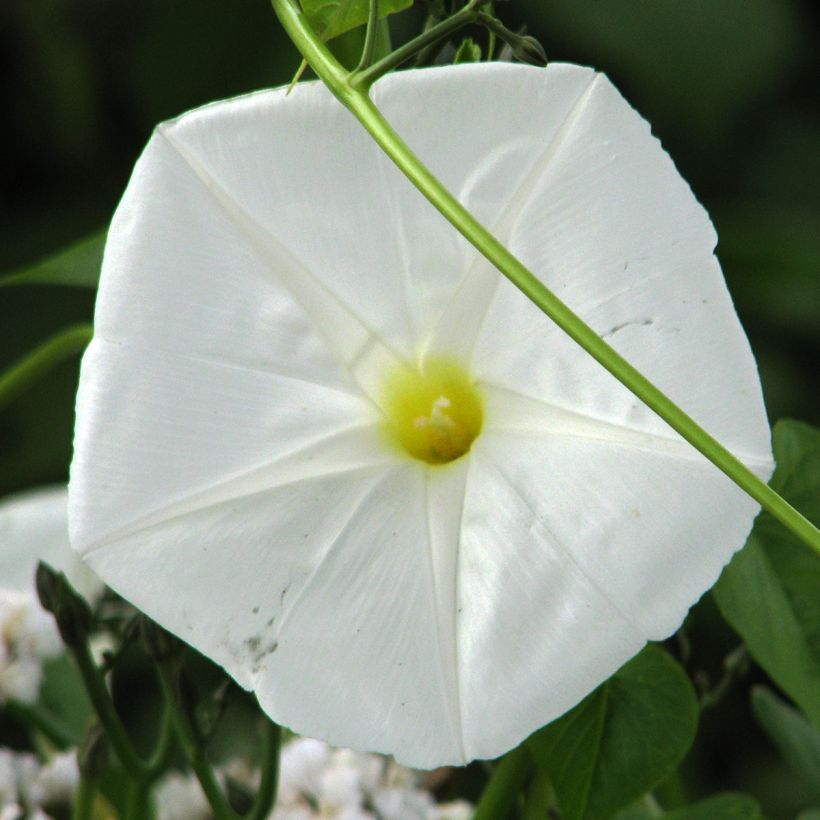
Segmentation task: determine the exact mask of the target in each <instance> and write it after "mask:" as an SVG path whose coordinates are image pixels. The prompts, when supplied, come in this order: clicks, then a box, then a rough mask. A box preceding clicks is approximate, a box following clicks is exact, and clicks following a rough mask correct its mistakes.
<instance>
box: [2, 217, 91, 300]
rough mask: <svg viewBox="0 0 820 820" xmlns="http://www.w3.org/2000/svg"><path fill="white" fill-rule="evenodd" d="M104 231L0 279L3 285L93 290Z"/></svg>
mask: <svg viewBox="0 0 820 820" xmlns="http://www.w3.org/2000/svg"><path fill="white" fill-rule="evenodd" d="M106 233H107V231H100V232H99V233H96V234H94V235H93V236H90V237H88V238H86V239H83V240H81V241H80V242H77V243H75V244H73V245H70V246H69V247H68V248H66V249H64V250H62V251H59V252H58V253H56V254H54V255H53V256H49V257H48V258H46V259H43V260H42V261H40V262H37V263H36V264H34V265H31V266H30V267H26V268H22V269H20V270H17V271H14V272H13V273H8V274H6V275H4V276H0V287H5V286H6V285H70V286H73V287H79V288H96V287H97V282H98V281H99V279H100V267H101V266H102V256H103V248H104V247H105V237H106Z"/></svg>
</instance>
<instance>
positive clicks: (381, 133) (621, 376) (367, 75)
mask: <svg viewBox="0 0 820 820" xmlns="http://www.w3.org/2000/svg"><path fill="white" fill-rule="evenodd" d="M272 2H273V8H274V10H275V12H276V14H277V16H278V17H279V20H280V22H281V23H282V25H283V26H284V28H285V30H286V31H287V33H288V35H289V36H290V38H291V39H292V40H293V42H294V43H295V44H296V47H297V48H298V49H299V50H300V51H301V52H302V55H303V56H304V57H305V59H306V60H307V61H308V63H310V65H311V67H312V68H313V70H314V71H315V72H316V75H317V76H318V77H320V78H321V79H322V80H323V81H324V82H325V84H326V85H327V86H328V88H330V90H331V91H332V92H333V94H335V96H336V97H337V98H338V99H339V100H340V101H341V102H342V104H343V105H345V106H346V107H347V108H348V109H349V110H350V111H351V112H352V113H353V114H354V115H355V116H356V118H357V119H358V120H359V121H360V122H361V124H362V125H363V126H364V127H365V128H366V129H367V131H368V132H369V133H370V135H371V136H372V137H373V139H374V140H375V141H376V142H377V143H378V144H379V145H380V146H381V148H382V150H384V152H385V153H386V154H387V155H388V156H389V157H390V158H391V159H392V160H393V162H394V163H395V164H396V165H397V166H398V168H399V169H400V170H401V171H402V173H404V175H405V176H406V177H407V178H408V179H409V180H410V181H411V182H412V183H413V185H415V186H416V188H418V190H419V191H420V192H421V193H422V194H423V195H424V196H425V197H426V198H427V200H428V201H429V202H430V203H431V204H432V205H433V206H434V207H435V208H436V209H437V210H438V211H439V212H440V213H441V214H442V215H443V216H444V217H445V218H446V219H447V221H448V222H450V224H451V225H453V227H454V228H455V229H456V230H457V231H458V232H459V233H460V234H461V235H462V236H464V237H465V238H466V239H467V240H468V241H469V242H470V243H471V244H472V245H473V246H474V247H475V248H476V249H477V250H478V251H479V252H480V253H481V254H482V255H483V256H484V257H485V258H486V259H487V260H488V261H489V262H491V263H492V264H493V265H494V266H495V267H496V268H497V269H498V270H499V271H500V272H501V273H503V274H504V276H506V277H507V278H508V279H509V280H510V281H511V282H512V283H513V284H514V285H515V286H516V287H517V288H518V289H519V290H520V291H521V292H522V293H523V294H524V295H525V296H526V297H527V298H528V299H529V300H530V301H531V302H533V303H534V304H535V305H536V306H537V307H539V308H540V309H541V310H542V311H543V312H544V313H545V314H546V315H547V316H548V317H549V318H550V319H552V320H553V321H554V322H555V323H556V324H557V325H558V326H559V327H560V328H561V329H562V330H563V331H564V332H565V333H567V334H568V335H569V336H570V337H571V338H572V339H573V340H574V341H576V342H577V343H578V344H579V345H580V346H581V347H582V348H583V349H584V350H586V351H587V353H589V354H590V355H591V356H592V357H593V358H594V359H595V360H596V361H598V362H599V363H600V364H601V365H603V367H605V368H606V369H607V370H608V371H609V372H610V373H611V374H612V375H613V376H615V378H617V379H618V380H619V381H620V382H621V383H622V384H624V385H625V386H626V387H627V388H628V389H629V390H630V391H631V392H632V393H634V394H635V395H636V396H637V397H638V398H640V399H641V400H642V401H643V402H644V403H645V404H646V405H647V406H648V407H649V408H651V409H652V410H654V411H655V413H657V414H658V415H659V416H660V417H661V418H662V419H663V420H664V421H666V422H667V424H669V426H670V427H672V429H673V430H675V431H677V432H678V433H679V434H680V435H681V436H682V437H683V438H684V439H685V440H686V441H688V442H689V443H690V444H691V445H692V446H693V447H695V448H696V449H697V450H699V451H700V452H701V453H702V454H703V455H704V456H706V458H708V459H709V460H710V461H711V462H712V463H713V464H714V465H715V466H716V467H718V468H719V469H720V470H722V471H723V472H724V473H725V474H726V475H727V476H728V477H729V478H730V479H732V481H734V482H735V483H736V484H737V485H738V486H739V487H740V488H741V489H743V490H744V491H745V492H746V493H748V494H749V495H750V496H751V497H752V498H754V499H755V500H756V501H757V502H758V503H759V504H760V505H761V506H762V507H763V508H764V509H766V510H768V511H769V512H770V513H771V514H772V515H773V516H774V517H775V518H777V519H778V520H779V521H780V522H781V523H782V524H784V525H785V526H786V527H787V528H788V529H790V530H791V531H792V532H793V533H794V534H795V535H796V536H797V537H798V538H800V539H801V540H802V541H804V542H805V543H806V544H808V545H809V546H810V547H812V548H813V549H815V550H816V551H817V552H818V553H820V530H818V529H817V528H816V527H815V526H813V525H812V524H811V523H810V522H809V521H808V520H807V519H806V518H805V517H804V516H803V515H801V514H800V513H799V512H798V511H797V510H795V509H794V508H793V507H792V506H791V505H790V504H788V502H786V501H785V500H784V499H783V498H782V497H781V496H779V495H778V494H777V493H776V492H775V491H774V490H772V489H771V487H769V486H767V485H766V484H765V482H763V481H761V480H760V479H759V478H758V477H757V476H756V475H755V474H754V473H753V472H752V471H751V470H750V469H749V468H748V467H746V465H744V464H743V463H741V462H740V461H739V460H738V459H737V458H735V456H733V455H732V454H731V453H730V452H729V451H728V450H727V449H726V448H725V447H723V446H722V445H721V444H720V443H719V442H718V441H716V440H715V439H714V438H713V437H712V436H710V435H709V434H708V433H707V432H706V431H705V430H704V429H703V428H702V427H700V426H699V425H698V424H697V423H696V422H695V421H694V420H693V419H692V418H690V417H689V416H688V415H687V414H686V413H684V411H683V410H681V408H680V407H678V406H677V405H676V404H675V403H674V402H672V401H671V400H670V399H669V398H668V397H667V396H666V395H665V394H664V393H662V392H661V391H660V390H659V389H658V388H657V387H655V386H654V385H653V384H652V383H651V382H650V381H649V380H648V379H646V377H644V376H643V375H642V374H641V373H639V372H638V371H637V370H636V369H635V368H634V367H633V366H632V365H631V364H629V362H627V361H626V359H624V358H623V357H622V356H621V355H620V354H618V353H617V352H616V351H615V350H614V349H613V348H612V347H610V346H609V345H608V344H607V343H606V342H605V341H604V340H603V339H602V338H601V337H600V336H598V334H597V333H596V332H595V331H594V330H593V329H592V328H591V327H589V326H588V325H587V324H586V323H585V322H584V321H583V320H582V319H581V318H580V317H578V316H577V315H576V314H575V313H573V312H572V311H571V310H570V309H569V307H567V306H566V305H565V304H564V303H563V302H562V301H561V300H560V299H558V297H557V296H555V294H553V293H552V292H551V291H550V290H549V289H548V288H547V287H546V286H545V285H544V283H543V282H541V280H539V279H538V277H537V276H535V274H533V273H532V272H531V271H529V270H528V269H527V268H526V267H525V266H524V265H523V263H522V262H520V261H519V260H518V259H517V258H516V257H515V256H513V255H512V254H511V253H510V252H509V251H508V250H507V249H506V248H505V247H504V246H503V245H502V244H501V243H500V242H499V241H498V240H497V239H496V238H495V237H494V236H493V235H492V234H491V233H490V232H489V231H488V230H487V229H486V228H485V227H484V226H483V225H482V224H481V223H480V222H479V221H478V220H477V219H476V218H475V217H474V216H473V215H472V214H470V213H469V211H467V210H466V209H465V208H464V207H463V206H462V205H461V204H460V203H459V202H458V201H457V200H456V199H455V197H454V196H453V195H452V194H451V193H449V191H447V189H446V188H445V187H444V186H443V185H442V184H441V183H440V182H439V181H438V180H437V179H436V178H435V177H434V176H433V174H432V173H430V171H429V170H428V169H427V167H426V166H425V165H423V164H422V162H421V161H420V160H419V159H418V157H416V156H415V154H413V152H412V151H411V150H410V148H409V147H408V146H407V145H406V144H405V143H404V141H403V140H402V139H401V137H399V135H398V134H397V133H396V132H395V131H394V130H393V129H392V128H391V126H390V124H389V123H388V122H387V121H386V120H385V119H384V117H383V116H382V114H381V112H380V111H379V110H378V108H376V106H375V105H374V104H373V102H372V101H371V99H370V98H369V96H368V95H367V92H366V89H367V88H368V86H369V84H370V82H372V80H374V79H376V77H378V76H381V74H383V73H384V71H385V70H389V67H394V66H395V65H396V64H398V63H397V62H396V61H395V57H396V55H397V54H399V52H400V51H401V49H398V50H397V51H395V52H393V54H392V55H390V56H389V57H387V58H385V59H386V61H391V60H392V63H391V64H390V66H389V67H388V68H383V67H382V63H385V61H381V62H380V63H376V65H374V66H372V67H371V68H370V69H368V70H367V71H364V72H361V73H358V74H355V73H354V74H352V75H348V74H347V72H346V71H345V70H344V68H343V67H342V66H341V65H340V64H339V63H338V61H337V60H335V59H334V58H333V56H332V55H331V54H330V52H329V51H328V50H327V48H326V47H325V46H324V45H323V44H322V43H321V41H320V40H319V39H318V38H317V36H316V34H315V32H314V31H313V30H312V29H311V28H310V24H309V23H308V21H307V19H306V18H305V16H304V14H303V13H302V11H301V10H300V9H299V8H298V7H297V6H296V5H295V3H294V2H293V0H272ZM468 9H469V10H470V14H473V13H474V12H473V9H474V6H471V5H468V6H466V7H465V8H464V9H462V11H461V12H459V13H458V14H456V15H454V16H453V17H452V18H450V20H455V19H456V18H458V17H459V15H460V14H463V13H464V12H465V11H467V10H468ZM447 22H448V21H445V22H444V23H442V24H441V25H445V24H446V23H447ZM431 31H435V29H432V30H431ZM422 36H424V35H422ZM398 62H401V60H399V61H398ZM374 70H375V71H374Z"/></svg>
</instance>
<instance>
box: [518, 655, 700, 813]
mask: <svg viewBox="0 0 820 820" xmlns="http://www.w3.org/2000/svg"><path fill="white" fill-rule="evenodd" d="M697 721H698V706H697V700H696V698H695V693H694V690H693V689H692V685H691V684H690V682H689V679H688V678H687V677H686V674H685V673H684V671H683V670H682V669H681V668H680V666H679V665H678V664H677V663H676V662H675V661H674V660H673V659H672V658H671V657H670V656H669V655H668V654H667V653H666V652H664V651H663V650H661V649H659V648H658V647H655V646H648V647H646V648H645V649H644V650H643V651H642V652H641V653H640V654H638V655H637V656H636V657H634V658H633V659H632V660H631V661H629V663H627V664H626V665H625V666H623V667H621V669H619V670H618V672H616V673H615V674H614V675H613V676H612V677H611V678H610V679H609V680H608V681H607V682H606V683H604V684H603V685H601V686H600V687H598V689H596V690H595V691H594V692H593V693H592V694H591V695H589V696H588V697H587V698H585V699H584V700H583V701H582V702H581V703H580V704H578V706H576V707H575V708H574V709H573V710H572V711H571V712H568V713H567V714H566V715H564V716H563V717H561V718H559V719H558V720H556V721H554V722H553V723H551V724H549V726H546V727H545V728H544V729H541V730H540V731H539V732H537V733H536V734H534V735H533V736H532V737H531V738H530V739H529V741H528V742H529V744H530V749H531V751H532V752H533V755H534V756H535V758H536V760H537V762H538V765H539V766H541V767H542V768H543V769H544V771H545V772H546V773H547V775H548V776H549V777H550V779H551V780H552V783H553V786H554V787H555V791H556V794H557V795H558V803H559V806H560V808H561V811H562V816H563V817H564V818H565V820H597V819H598V818H607V817H610V816H611V815H612V814H613V813H614V812H616V811H618V810H619V809H621V808H623V807H624V806H626V805H628V804H629V803H630V802H632V801H633V800H635V799H636V798H637V797H639V796H640V795H642V794H644V793H645V792H647V791H649V790H650V789H651V788H652V787H653V786H655V785H656V784H657V783H659V782H661V781H662V780H663V779H664V778H665V777H667V776H668V775H669V774H670V773H671V772H672V771H674V769H675V768H676V767H677V765H678V763H679V762H680V760H681V759H682V758H683V756H684V755H685V754H686V752H687V750H688V749H689V747H690V746H691V745H692V741H693V740H694V737H695V731H696V730H697Z"/></svg>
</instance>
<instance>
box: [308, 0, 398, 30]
mask: <svg viewBox="0 0 820 820" xmlns="http://www.w3.org/2000/svg"><path fill="white" fill-rule="evenodd" d="M412 4H413V0H379V18H380V19H381V18H383V17H387V15H388V14H395V13H396V12H397V11H403V10H404V9H406V8H409V7H410V6H411V5H412ZM369 9H370V3H369V2H368V0H303V2H302V10H303V11H304V12H305V15H306V16H307V18H308V20H309V21H310V24H311V26H313V28H314V29H315V31H316V33H317V34H318V35H319V36H320V37H321V38H322V39H323V40H332V39H333V38H334V37H338V36H339V35H340V34H343V33H344V32H346V31H350V29H353V28H356V27H357V26H361V25H364V24H365V23H366V22H367V16H368V11H369Z"/></svg>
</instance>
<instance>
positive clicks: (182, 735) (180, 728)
mask: <svg viewBox="0 0 820 820" xmlns="http://www.w3.org/2000/svg"><path fill="white" fill-rule="evenodd" d="M157 672H158V674H159V680H160V685H161V687H162V693H163V695H164V697H165V702H166V704H167V705H168V707H169V708H170V712H171V720H172V722H173V725H174V729H176V734H177V737H178V738H179V742H180V745H181V746H182V750H183V752H185V756H186V757H187V758H188V763H190V765H191V769H192V770H193V772H194V774H195V775H196V778H197V780H199V785H200V786H202V791H203V792H204V793H205V797H206V799H207V800H208V804H209V805H210V807H211V809H212V810H213V813H214V815H215V816H216V818H217V820H236V818H237V814H236V812H234V810H233V809H232V808H231V807H230V805H229V804H228V801H227V799H226V797H225V795H224V794H223V793H222V789H221V788H220V786H219V783H218V782H217V779H216V776H215V775H214V770H213V767H212V766H211V763H210V761H209V760H208V758H207V755H206V754H205V750H204V749H203V748H202V746H201V745H200V744H199V741H198V739H197V736H196V732H195V731H194V728H193V726H192V725H191V722H190V720H189V719H188V716H187V715H186V714H185V712H184V711H183V710H182V708H181V707H180V705H179V702H178V699H177V694H176V681H175V673H174V670H173V669H172V668H171V664H170V663H164V662H162V661H158V662H157Z"/></svg>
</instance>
